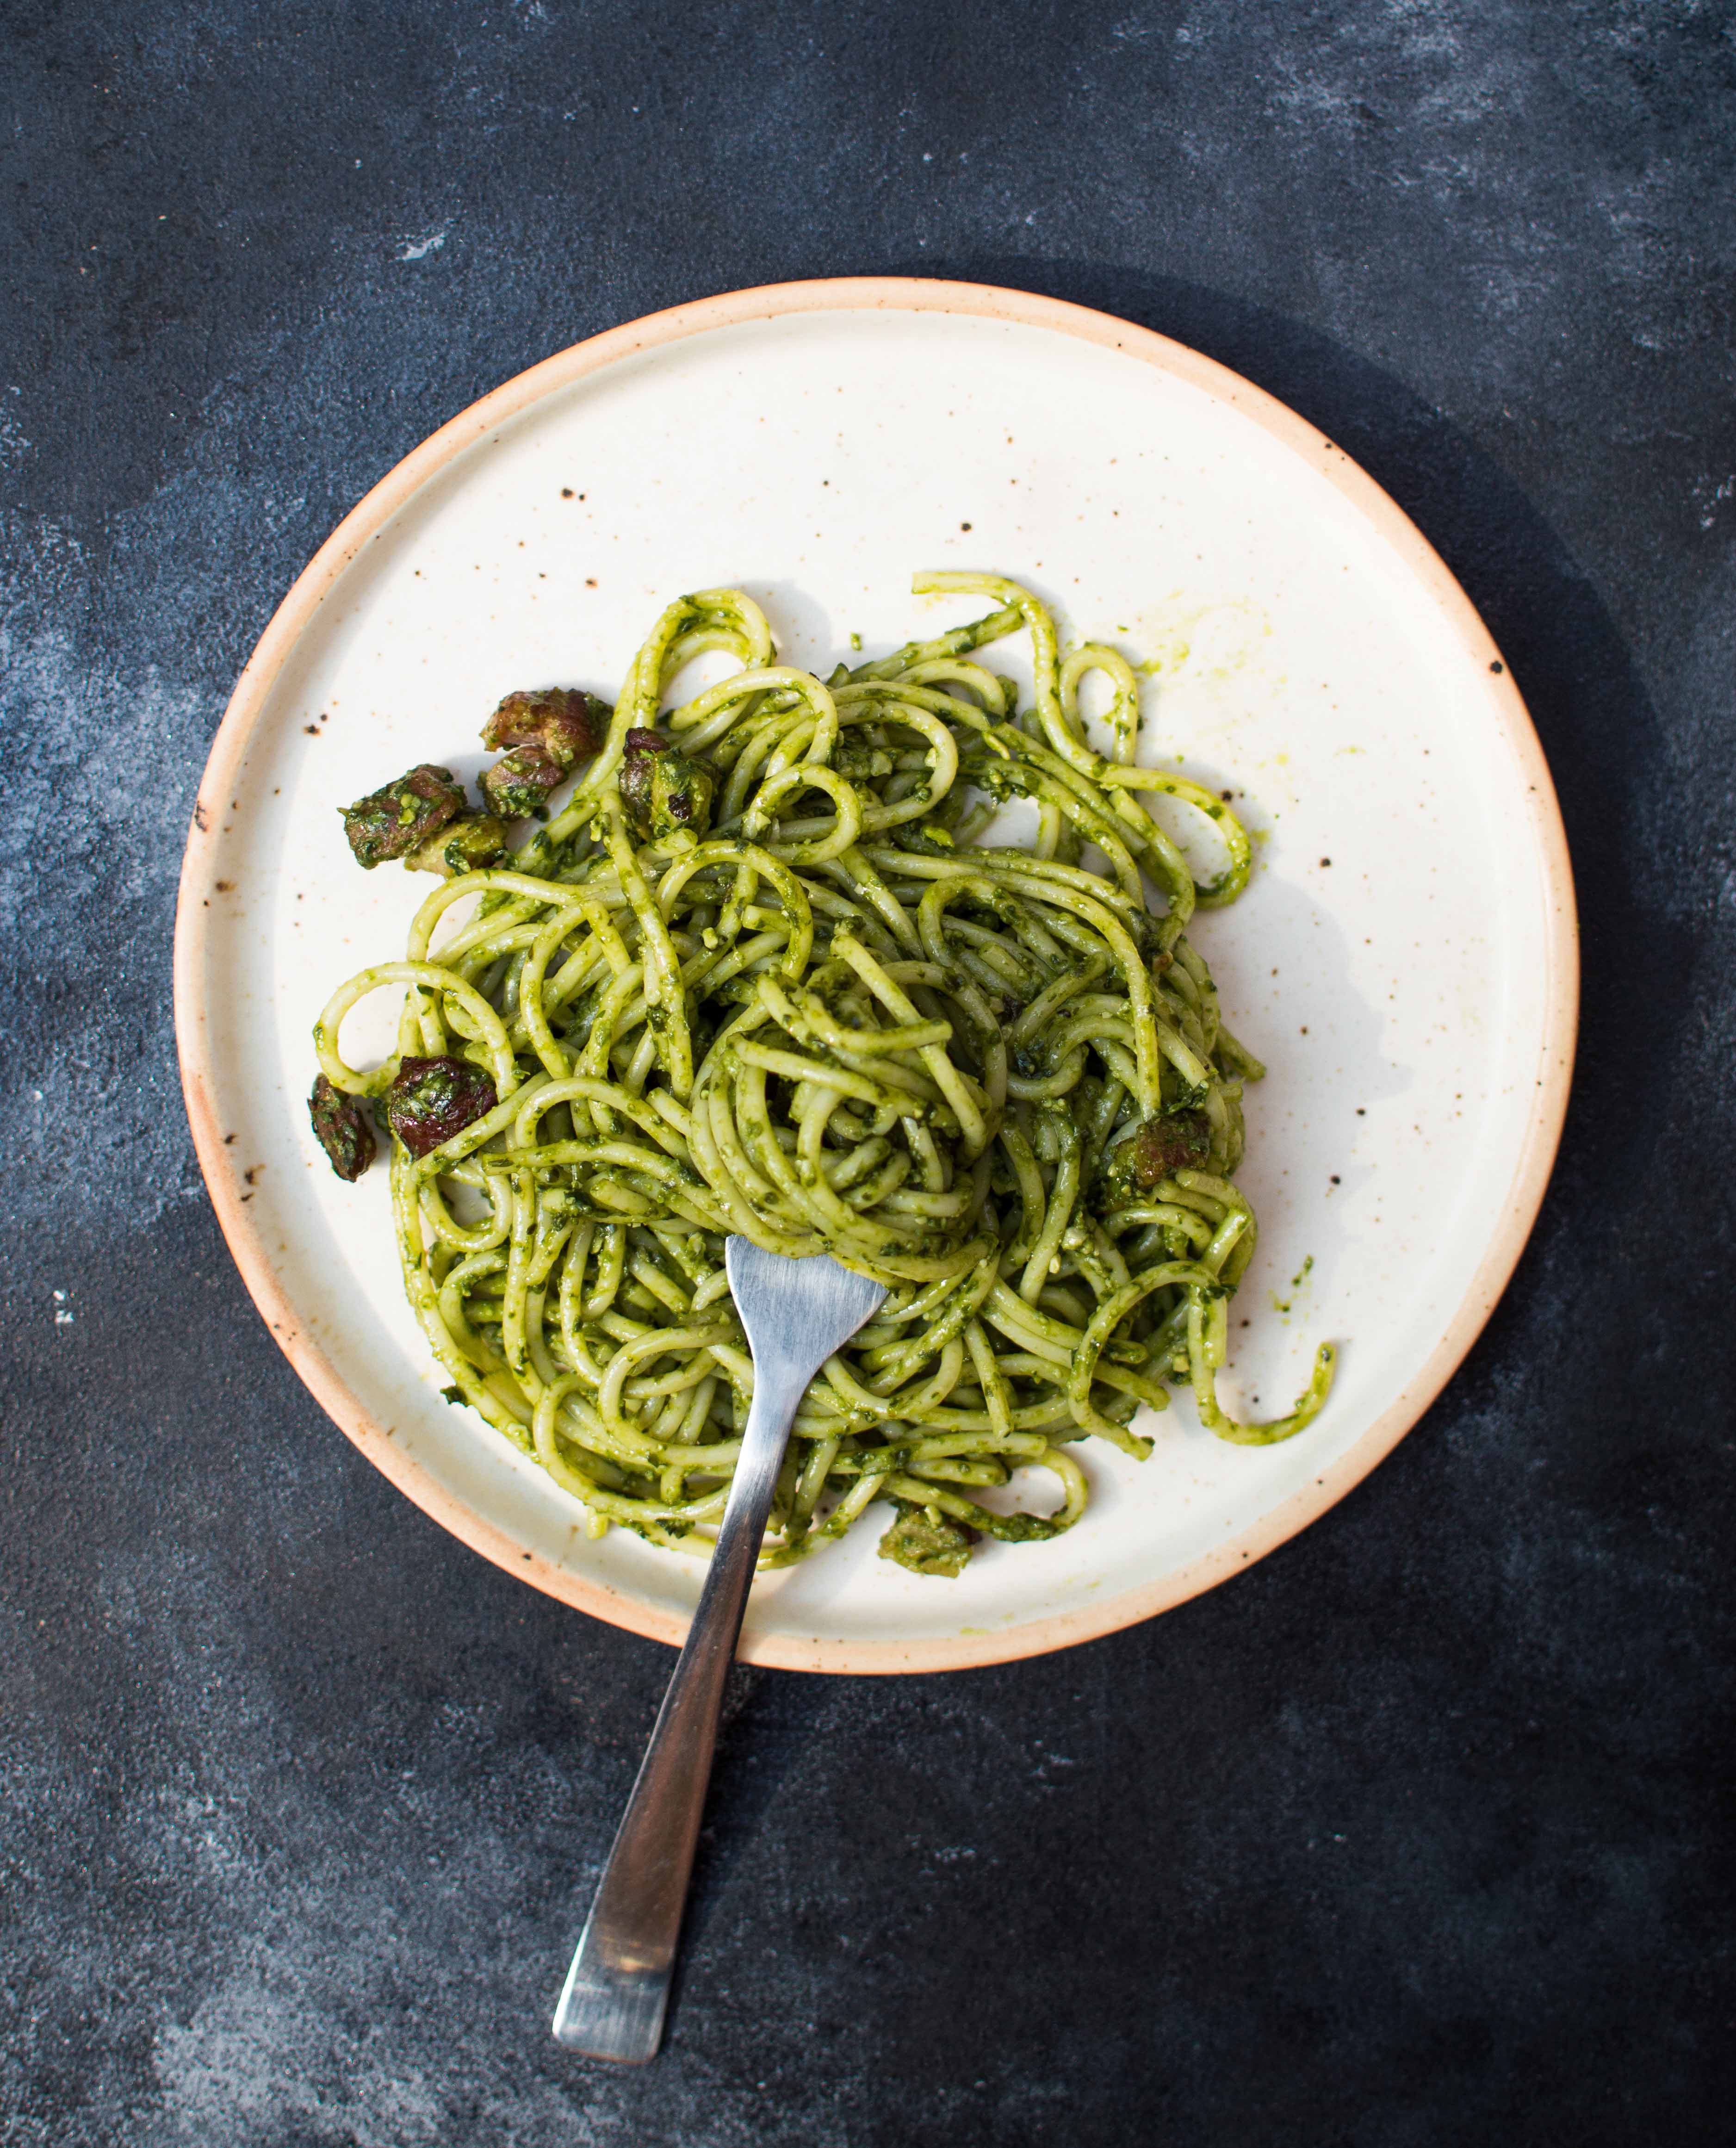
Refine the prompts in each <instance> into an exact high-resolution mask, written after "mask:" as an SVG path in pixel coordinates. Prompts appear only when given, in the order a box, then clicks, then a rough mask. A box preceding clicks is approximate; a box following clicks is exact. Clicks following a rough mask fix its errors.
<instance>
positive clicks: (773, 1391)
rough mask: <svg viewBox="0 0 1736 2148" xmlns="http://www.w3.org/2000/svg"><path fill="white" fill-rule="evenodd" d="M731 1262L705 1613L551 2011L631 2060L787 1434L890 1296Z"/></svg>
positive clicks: (790, 1265) (742, 1259)
mask: <svg viewBox="0 0 1736 2148" xmlns="http://www.w3.org/2000/svg"><path fill="white" fill-rule="evenodd" d="M724 1265H725V1268H726V1269H727V1271H728V1272H729V1277H730V1290H731V1291H732V1292H734V1294H735V1309H736V1311H737V1312H739V1313H740V1315H741V1324H742V1326H743V1327H745V1329H746V1330H747V1340H748V1347H749V1348H750V1350H751V1351H752V1352H753V1356H754V1399H753V1405H752V1408H750V1410H749V1412H748V1419H747V1429H746V1431H745V1433H744V1434H743V1436H742V1441H741V1453H740V1458H739V1459H738V1461H737V1462H736V1464H735V1481H734V1482H733V1483H731V1485H730V1497H729V1500H728V1502H727V1503H726V1504H725V1508H724V1518H723V1524H722V1526H721V1528H720V1529H719V1530H718V1533H717V1547H716V1549H715V1551H714V1552H713V1553H712V1555H711V1564H710V1570H709V1572H708V1573H706V1576H705V1587H704V1588H703V1589H702V1590H701V1591H700V1602H699V1608H698V1609H697V1610H696V1611H695V1613H694V1614H693V1624H691V1625H690V1627H689V1628H688V1629H687V1642H686V1645H685V1647H684V1648H683V1649H682V1651H681V1659H680V1662H679V1663H678V1664H676V1665H675V1676H674V1677H673V1678H672V1679H670V1682H669V1691H668V1692H667V1693H666V1694H665V1695H664V1696H663V1705H662V1707H661V1708H660V1709H659V1710H658V1713H657V1723H656V1727H655V1729H653V1731H652V1732H651V1742H650V1744H649V1745H648V1746H647V1747H646V1748H645V1759H643V1760H642V1761H641V1762H640V1769H639V1777H638V1779H637V1780H636V1781H635V1784H634V1785H633V1794H632V1796H631V1797H630V1798H629V1799H628V1800H627V1809H626V1811H625V1813H624V1814H622V1815H621V1824H620V1828H619V1829H618V1830H617V1831H616V1834H615V1845H614V1847H613V1848H612V1849H610V1853H609V1862H608V1864H606V1865H605V1867H604V1868H603V1878H602V1882H601V1884H600V1885H599V1887H598V1889H597V1898H596V1900H595V1902H594V1903H593V1904H592V1905H591V1912H590V1917H589V1918H588V1919H587V1920H586V1921H585V1930H584V1931H583V1933H581V1935H580V1940H579V1948H578V1951H577V1952H576V1953H575V1954H574V1956H573V1965H572V1967H571V1968H570V1969H569V1970H568V1971H567V1980H566V1982H565V1984H564V1985H563V1986H562V1987H561V1994H560V2000H559V2004H558V2005H556V2007H555V2009H554V2034H555V2035H556V2037H557V2038H558V2039H559V2041H560V2042H561V2043H563V2044H564V2045H567V2046H568V2048H569V2050H575V2051H584V2052H585V2053H586V2054H587V2055H589V2056H590V2057H591V2058H594V2059H618V2060H623V2061H625V2063H626V2064H628V2065H643V2064H644V2062H645V2060H647V2059H650V2058H655V2056H656V2054H657V2046H658V2045H659V2044H660V2042H661V2041H662V2039H663V2016H664V2013H665V2009H666V2008H667V2006H668V2005H669V1983H670V1971H671V1970H673V1968H674V1966H675V1942H676V1940H677V1939H678V1938H679V1937H680V1930H681V1913H682V1910H683V1909H684V1908H685V1905H686V1901H687V1882H688V1879H689V1877H690V1874H691V1873H692V1870H693V1853H694V1846H695V1843H696V1842H697V1841H698V1839H699V1832H700V1812H701V1810H702V1809H703V1807H704V1805H705V1785H706V1784H707V1783H708V1782H709V1781H710V1776H711V1756H712V1754H713V1752H714V1751H715V1748H716V1744H717V1719H718V1715H719V1714H720V1710H721V1709H722V1707H723V1695H724V1680H725V1678H726V1677H727V1675H728V1674H729V1669H730V1664H731V1663H733V1662H734V1660H735V1644H736V1641H737V1639H739V1638H740V1633H741V1614H742V1613H743V1612H744V1611H745V1609H746V1608H747V1592H748V1588H749V1585H750V1583H751V1582H752V1580H753V1578H754V1563H755V1560H756V1559H757V1558H758V1557H759V1555H760V1538H762V1537H763V1536H764V1535H765V1517H766V1514H767V1513H768V1511H769V1510H770V1506H771V1494H772V1490H773V1488H774V1487H775V1484H776V1483H777V1476H778V1469H779V1466H780V1463H782V1461H783V1458H784V1446H785V1441H786V1440H787V1439H788V1438H789V1436H790V1425H791V1423H793V1422H794V1420H795V1413H796V1410H797V1408H798V1407H799V1405H800V1402H801V1398H802V1397H803V1395H804V1394H805V1393H806V1392H807V1386H808V1383H809V1381H810V1380H811V1379H812V1378H813V1377H814V1375H815V1373H817V1372H818V1371H819V1370H820V1367H821V1366H822V1365H823V1364H824V1363H825V1361H826V1359H827V1358H830V1355H831V1354H832V1353H833V1351H834V1350H836V1349H840V1348H842V1347H843V1345H844V1344H845V1343H847V1342H848V1341H849V1340H850V1337H851V1336H852V1335H854V1334H855V1332H856V1330H857V1329H858V1328H859V1327H862V1326H863V1325H864V1324H865V1322H867V1321H868V1320H870V1319H871V1317H873V1315H874V1314H875V1313H876V1312H878V1311H879V1310H880V1307H881V1304H882V1303H883V1302H885V1299H886V1291H885V1289H884V1288H883V1287H882V1286H881V1284H879V1283H877V1282H869V1280H868V1279H867V1277H865V1276H859V1275H852V1274H851V1273H850V1271H849V1269H848V1268H843V1267H839V1265H838V1263H837V1262H835V1260H833V1259H831V1258H830V1257H829V1256H828V1255H826V1254H824V1253H817V1254H815V1255H814V1256H813V1257H811V1258H810V1259H807V1260H800V1261H795V1260H786V1259H785V1257H783V1256H782V1255H781V1254H779V1253H768V1252H762V1251H761V1250H760V1247H758V1246H756V1245H755V1244H754V1243H753V1242H752V1241H751V1240H750V1239H748V1238H731V1239H730V1241H729V1242H728V1243H727V1244H726V1245H725V1247H724Z"/></svg>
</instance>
